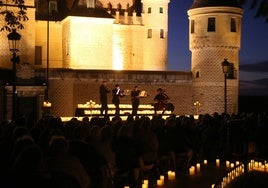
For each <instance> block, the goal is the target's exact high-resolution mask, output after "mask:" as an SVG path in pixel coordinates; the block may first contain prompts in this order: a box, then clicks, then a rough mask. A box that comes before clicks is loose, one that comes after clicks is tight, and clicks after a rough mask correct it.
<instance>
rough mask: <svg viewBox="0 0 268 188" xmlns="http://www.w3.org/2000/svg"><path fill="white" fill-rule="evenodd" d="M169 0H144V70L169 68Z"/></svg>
mask: <svg viewBox="0 0 268 188" xmlns="http://www.w3.org/2000/svg"><path fill="white" fill-rule="evenodd" d="M169 2H170V1H169V0H142V7H143V11H142V19H143V24H144V27H145V33H144V36H143V37H144V38H143V70H152V69H154V70H166V69H167V42H168V4H169Z"/></svg>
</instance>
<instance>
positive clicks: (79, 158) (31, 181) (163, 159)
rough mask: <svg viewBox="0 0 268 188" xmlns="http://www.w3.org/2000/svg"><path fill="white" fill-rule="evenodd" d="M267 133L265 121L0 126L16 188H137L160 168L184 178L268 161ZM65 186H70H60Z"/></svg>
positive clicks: (245, 117)
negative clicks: (198, 169)
mask: <svg viewBox="0 0 268 188" xmlns="http://www.w3.org/2000/svg"><path fill="white" fill-rule="evenodd" d="M267 131H268V115H267V114H266V113H242V114H239V115H235V114H230V115H229V114H218V113H214V114H212V115H210V114H200V115H199V118H198V119H194V117H193V116H185V115H181V116H175V115H174V114H172V115H170V117H168V118H167V119H163V118H162V116H157V115H156V116H154V117H153V118H152V119H150V118H149V117H146V116H141V117H136V118H135V119H134V118H133V116H129V117H128V119H127V121H123V120H122V119H121V118H120V116H115V117H114V118H113V119H111V120H109V119H105V120H104V121H98V119H97V118H94V119H93V121H91V120H90V119H89V118H88V117H84V118H83V120H82V121H79V120H78V119H77V118H72V119H71V120H69V121H67V122H62V121H61V119H60V118H58V117H53V116H49V117H43V118H42V119H40V120H38V121H37V122H36V123H33V122H32V121H29V120H26V119H24V118H18V119H17V120H15V121H14V122H7V121H2V122H1V124H0V136H1V137H0V165H1V169H0V175H1V177H3V178H4V179H5V181H4V183H3V185H5V183H6V184H8V183H10V182H12V187H19V186H20V185H25V186H27V187H34V186H35V187H38V186H37V184H42V186H43V187H48V186H51V187H60V186H63V185H64V183H66V184H68V185H70V186H69V187H71V188H75V187H80V188H102V187H103V188H109V187H112V184H114V183H116V181H118V180H119V179H120V178H122V176H123V175H122V174H123V173H122V172H124V173H126V172H127V173H128V175H127V177H128V180H127V181H128V182H130V183H131V184H133V185H134V184H137V183H138V181H139V180H140V179H142V176H143V175H144V174H145V172H146V170H148V169H153V168H152V167H153V166H156V167H157V168H158V170H160V171H163V172H164V171H167V170H168V169H174V170H183V169H187V168H188V167H189V166H190V165H191V164H192V163H195V162H198V161H201V160H203V159H208V160H209V161H215V159H216V158H217V157H220V158H223V159H234V158H237V157H243V155H244V154H245V153H247V154H249V156H251V157H260V158H263V159H268V152H267V151H268V140H267V139H266V134H267ZM245 147H246V149H245ZM60 178H65V179H68V181H67V180H66V181H63V180H61V181H56V179H60ZM13 180H16V181H13ZM125 181H126V180H125ZM15 182H16V183H15ZM40 186H41V185H40ZM40 186H39V187H40Z"/></svg>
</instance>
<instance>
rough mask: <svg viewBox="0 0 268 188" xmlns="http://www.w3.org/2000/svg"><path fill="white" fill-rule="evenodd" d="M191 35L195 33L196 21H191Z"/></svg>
mask: <svg viewBox="0 0 268 188" xmlns="http://www.w3.org/2000/svg"><path fill="white" fill-rule="evenodd" d="M191 33H194V20H191Z"/></svg>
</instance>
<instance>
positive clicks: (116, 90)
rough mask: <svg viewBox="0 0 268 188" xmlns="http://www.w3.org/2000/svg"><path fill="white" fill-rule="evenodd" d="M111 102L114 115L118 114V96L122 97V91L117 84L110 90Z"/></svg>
mask: <svg viewBox="0 0 268 188" xmlns="http://www.w3.org/2000/svg"><path fill="white" fill-rule="evenodd" d="M112 95H113V98H112V103H113V104H114V105H115V115H119V114H120V113H119V112H120V109H119V104H120V99H119V97H123V96H124V94H123V91H121V89H120V87H119V84H116V85H115V88H114V89H113V90H112Z"/></svg>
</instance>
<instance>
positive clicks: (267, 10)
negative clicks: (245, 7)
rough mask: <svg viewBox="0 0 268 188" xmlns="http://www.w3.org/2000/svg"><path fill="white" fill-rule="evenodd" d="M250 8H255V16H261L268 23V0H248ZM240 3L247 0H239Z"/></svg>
mask: <svg viewBox="0 0 268 188" xmlns="http://www.w3.org/2000/svg"><path fill="white" fill-rule="evenodd" d="M250 1H251V2H250V9H257V13H256V15H255V17H256V18H260V17H263V18H265V22H266V23H268V0H250ZM241 2H242V4H245V3H246V2H248V0H241Z"/></svg>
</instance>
